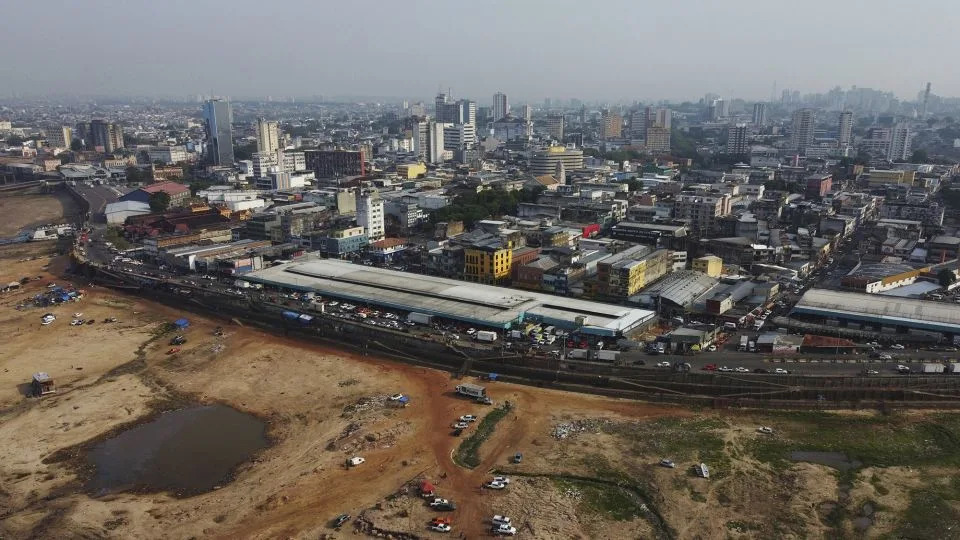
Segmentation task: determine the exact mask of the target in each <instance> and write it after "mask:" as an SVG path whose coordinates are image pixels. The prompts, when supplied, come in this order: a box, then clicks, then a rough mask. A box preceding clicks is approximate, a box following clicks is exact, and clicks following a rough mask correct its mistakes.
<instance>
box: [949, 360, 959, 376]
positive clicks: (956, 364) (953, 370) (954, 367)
mask: <svg viewBox="0 0 960 540" xmlns="http://www.w3.org/2000/svg"><path fill="white" fill-rule="evenodd" d="M950 373H953V374H957V375H960V362H953V363H951V364H950Z"/></svg>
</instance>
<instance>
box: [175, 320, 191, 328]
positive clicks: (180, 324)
mask: <svg viewBox="0 0 960 540" xmlns="http://www.w3.org/2000/svg"><path fill="white" fill-rule="evenodd" d="M173 325H174V326H176V327H177V329H178V330H183V329H184V328H186V327H188V326H190V321H188V320H186V319H177V320H175V321H173Z"/></svg>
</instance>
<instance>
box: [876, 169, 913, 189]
mask: <svg viewBox="0 0 960 540" xmlns="http://www.w3.org/2000/svg"><path fill="white" fill-rule="evenodd" d="M866 174H867V182H868V183H869V184H870V186H871V187H872V186H883V185H887V184H904V185H907V186H912V185H913V180H914V177H915V176H916V172H915V171H892V170H891V171H881V170H872V171H870V172H868V173H866Z"/></svg>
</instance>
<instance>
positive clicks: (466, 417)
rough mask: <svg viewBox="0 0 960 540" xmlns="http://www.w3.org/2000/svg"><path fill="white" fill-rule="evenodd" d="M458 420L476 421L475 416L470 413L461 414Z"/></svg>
mask: <svg viewBox="0 0 960 540" xmlns="http://www.w3.org/2000/svg"><path fill="white" fill-rule="evenodd" d="M460 421H461V422H476V421H477V417H476V416H474V415H472V414H465V415H463V416H461V417H460Z"/></svg>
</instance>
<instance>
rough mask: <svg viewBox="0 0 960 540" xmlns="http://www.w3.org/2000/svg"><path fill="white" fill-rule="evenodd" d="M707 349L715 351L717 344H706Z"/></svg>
mask: <svg viewBox="0 0 960 540" xmlns="http://www.w3.org/2000/svg"><path fill="white" fill-rule="evenodd" d="M707 350H708V351H710V352H717V346H716V345H713V344H711V345H708V346H707Z"/></svg>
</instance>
